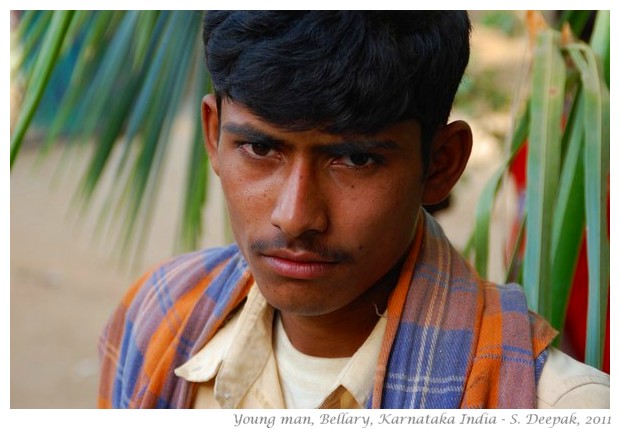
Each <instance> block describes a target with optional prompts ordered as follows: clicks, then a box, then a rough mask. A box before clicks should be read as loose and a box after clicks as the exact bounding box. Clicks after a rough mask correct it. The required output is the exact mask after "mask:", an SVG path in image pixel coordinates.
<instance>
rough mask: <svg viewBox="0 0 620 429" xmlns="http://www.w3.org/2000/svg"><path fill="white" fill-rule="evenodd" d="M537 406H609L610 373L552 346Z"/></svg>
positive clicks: (539, 385)
mask: <svg viewBox="0 0 620 429" xmlns="http://www.w3.org/2000/svg"><path fill="white" fill-rule="evenodd" d="M537 399H538V406H537V408H557V409H566V408H609V375H608V374H605V373H604V372H602V371H599V370H597V369H595V368H593V367H591V366H588V365H586V364H584V363H581V362H579V361H577V360H575V359H573V358H571V357H570V356H568V355H567V354H565V353H563V352H561V351H560V350H558V349H556V348H554V347H550V348H549V354H548V357H547V361H546V363H545V366H544V367H543V370H542V373H541V375H540V380H539V382H538V389H537Z"/></svg>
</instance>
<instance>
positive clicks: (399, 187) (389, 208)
mask: <svg viewBox="0 0 620 429" xmlns="http://www.w3.org/2000/svg"><path fill="white" fill-rule="evenodd" d="M420 192H421V190H420V187H419V186H415V183H414V182H413V180H412V179H411V178H403V179H402V180H399V181H390V182H389V183H387V184H385V186H376V187H372V188H368V187H366V188H365V190H364V188H361V191H360V192H354V193H351V195H349V197H348V198H341V200H340V201H341V202H342V205H341V206H340V209H339V212H340V213H341V215H340V216H339V217H340V220H341V223H340V225H342V226H343V228H344V229H347V230H348V235H349V236H350V237H355V238H357V239H358V240H359V242H360V244H358V246H357V247H358V250H359V251H364V252H366V251H368V250H369V249H368V248H367V247H368V246H369V244H373V243H381V244H382V245H383V246H389V247H392V246H394V247H397V248H400V247H402V246H406V245H407V244H408V243H409V241H410V239H411V237H410V234H409V233H410V232H411V234H412V233H413V230H414V226H415V221H416V219H417V214H418V210H419V207H420ZM345 213H346V214H345ZM372 247H374V246H372Z"/></svg>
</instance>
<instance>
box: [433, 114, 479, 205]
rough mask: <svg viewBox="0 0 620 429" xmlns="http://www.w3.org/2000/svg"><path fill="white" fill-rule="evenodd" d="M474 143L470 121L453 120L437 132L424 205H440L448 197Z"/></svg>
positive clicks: (461, 172) (463, 168)
mask: <svg viewBox="0 0 620 429" xmlns="http://www.w3.org/2000/svg"><path fill="white" fill-rule="evenodd" d="M471 145H472V134H471V128H470V127H469V124H468V123H467V122H464V121H455V122H451V123H450V124H448V125H445V126H444V127H443V128H441V129H440V130H439V131H437V133H436V134H435V137H434V138H433V142H432V144H431V151H430V154H429V164H428V170H427V174H426V180H425V184H424V192H423V194H422V203H423V204H429V205H431V204H438V203H440V202H441V201H442V200H443V199H444V198H446V197H447V196H448V194H449V193H450V191H451V190H452V187H453V186H454V185H455V184H456V182H457V181H458V180H459V178H460V177H461V175H462V174H463V171H464V170H465V166H466V165H467V161H468V160H469V155H470V153H471Z"/></svg>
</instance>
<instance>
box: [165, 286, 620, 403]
mask: <svg viewBox="0 0 620 429" xmlns="http://www.w3.org/2000/svg"><path fill="white" fill-rule="evenodd" d="M273 318H274V309H273V307H271V306H270V305H269V304H268V303H267V301H266V300H265V298H264V297H263V296H262V294H261V293H260V291H259V289H258V288H257V287H256V285H254V287H253V288H252V289H251V291H250V293H249V295H248V298H247V301H246V303H245V305H244V307H243V309H242V310H240V311H238V312H237V313H236V314H235V315H234V316H233V317H232V319H231V320H229V322H228V323H227V324H226V325H225V326H224V327H223V328H222V329H220V330H219V331H218V333H217V334H216V335H215V336H214V337H213V339H212V340H211V341H209V343H208V344H207V345H205V347H204V348H203V349H202V350H201V351H200V352H198V353H197V354H196V355H195V356H193V357H192V358H191V359H190V360H188V361H187V362H186V363H185V364H184V365H182V366H180V367H179V368H177V369H176V370H175V374H176V375H177V376H179V377H183V378H184V379H186V380H188V381H191V382H195V383H199V385H198V392H197V394H196V397H195V399H194V403H193V404H192V406H193V408H286V407H285V400H284V396H283V393H282V387H281V384H280V378H279V373H278V366H277V359H276V356H275V353H274V348H273V345H272V344H273V341H272V338H273V334H272V327H273ZM384 330H385V320H384V319H383V318H382V319H380V322H379V323H378V324H377V326H376V327H375V329H374V330H373V332H372V334H371V335H370V336H369V338H368V339H367V340H366V342H365V343H364V344H363V345H362V347H360V349H359V350H358V351H357V352H356V353H355V354H354V355H353V356H352V357H351V359H350V360H349V361H348V362H347V363H346V364H345V365H344V368H343V369H342V371H341V372H340V374H339V376H338V377H337V378H336V379H334V381H333V383H332V384H331V387H330V388H329V389H328V390H327V391H326V393H325V395H324V397H323V399H322V400H320V401H318V402H317V403H318V404H319V405H318V407H317V408H348V409H354V408H363V407H364V405H365V404H366V402H367V401H368V398H369V396H370V393H371V390H372V385H373V381H374V369H375V367H376V364H377V359H378V354H379V350H380V348H381V338H382V337H383V332H384ZM233 340H234V341H233ZM537 398H538V402H537V408H557V409H566V408H609V375H607V374H605V373H603V372H601V371H598V370H596V369H594V368H592V367H589V366H587V365H584V364H583V363H580V362H578V361H576V360H574V359H572V358H571V357H569V356H568V355H566V354H564V353H562V352H561V351H559V350H557V349H555V348H551V349H550V351H549V356H548V358H547V362H546V364H545V366H544V368H543V371H542V374H541V377H540V380H539V383H538V390H537Z"/></svg>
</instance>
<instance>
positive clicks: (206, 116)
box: [200, 94, 220, 176]
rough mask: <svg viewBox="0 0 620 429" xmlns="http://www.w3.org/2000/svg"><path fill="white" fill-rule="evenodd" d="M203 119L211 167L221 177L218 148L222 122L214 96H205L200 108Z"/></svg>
mask: <svg viewBox="0 0 620 429" xmlns="http://www.w3.org/2000/svg"><path fill="white" fill-rule="evenodd" d="M200 112H201V118H202V134H203V136H204V140H205V148H206V149H207V153H208V154H209V159H210V161H211V166H212V167H213V171H214V172H215V174H217V175H218V176H219V164H218V157H217V155H218V153H217V147H218V144H219V139H220V130H219V126H220V120H219V115H218V111H217V102H216V100H215V95H214V94H209V95H205V96H204V97H203V99H202V104H201V107H200Z"/></svg>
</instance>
